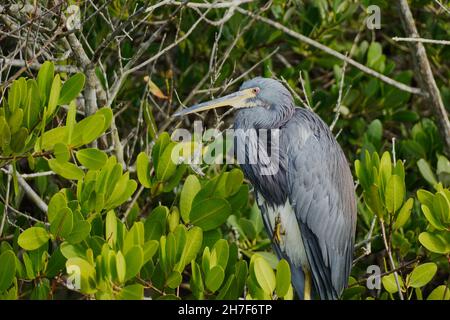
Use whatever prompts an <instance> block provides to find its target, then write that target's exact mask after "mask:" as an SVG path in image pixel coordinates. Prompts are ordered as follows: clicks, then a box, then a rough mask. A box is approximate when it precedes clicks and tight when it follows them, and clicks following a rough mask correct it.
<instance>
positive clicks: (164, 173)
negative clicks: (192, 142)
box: [156, 142, 177, 181]
mask: <svg viewBox="0 0 450 320" xmlns="http://www.w3.org/2000/svg"><path fill="white" fill-rule="evenodd" d="M174 147H175V142H170V143H169V145H168V146H167V147H166V148H165V149H164V151H163V153H162V155H161V157H160V158H159V160H158V167H157V168H156V178H157V179H158V181H167V180H169V178H170V177H171V176H172V175H173V174H174V173H175V171H176V169H177V165H176V163H174V162H173V161H172V150H173V148H174Z"/></svg>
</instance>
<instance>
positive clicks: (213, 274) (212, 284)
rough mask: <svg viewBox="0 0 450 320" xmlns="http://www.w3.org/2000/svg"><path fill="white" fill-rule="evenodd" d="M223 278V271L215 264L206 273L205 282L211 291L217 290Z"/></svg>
mask: <svg viewBox="0 0 450 320" xmlns="http://www.w3.org/2000/svg"><path fill="white" fill-rule="evenodd" d="M224 278H225V272H224V271H223V268H222V267H221V266H215V267H213V268H212V269H211V270H209V272H208V273H207V275H206V279H205V284H206V287H207V288H208V289H209V291H211V292H215V291H217V290H218V289H219V288H220V286H221V285H222V282H223V280H224Z"/></svg>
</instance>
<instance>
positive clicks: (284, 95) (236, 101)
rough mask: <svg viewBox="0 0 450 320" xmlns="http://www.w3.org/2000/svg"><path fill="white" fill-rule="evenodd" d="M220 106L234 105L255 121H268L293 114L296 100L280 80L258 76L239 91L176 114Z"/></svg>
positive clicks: (243, 85) (245, 83)
mask: <svg viewBox="0 0 450 320" xmlns="http://www.w3.org/2000/svg"><path fill="white" fill-rule="evenodd" d="M219 107H232V108H234V109H239V110H242V111H243V112H242V113H245V115H246V117H248V118H252V119H253V122H254V121H258V119H260V120H261V121H267V120H269V119H270V118H273V117H274V116H277V117H280V115H281V116H286V115H290V114H292V111H293V110H294V100H293V98H292V95H291V93H290V92H289V90H287V89H286V88H285V87H284V86H283V85H282V84H281V83H280V82H279V81H277V80H274V79H270V78H262V77H256V78H253V79H251V80H248V81H245V82H244V83H243V84H242V86H241V87H240V88H239V91H237V92H234V93H231V94H229V95H226V96H223V97H221V98H217V99H213V100H210V101H207V102H202V103H199V104H197V105H194V106H192V107H189V108H186V109H184V110H181V111H179V112H177V113H175V114H174V116H182V115H186V114H190V113H196V112H201V111H205V110H209V109H215V108H219Z"/></svg>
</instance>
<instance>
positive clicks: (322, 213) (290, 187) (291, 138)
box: [175, 77, 356, 300]
mask: <svg viewBox="0 0 450 320" xmlns="http://www.w3.org/2000/svg"><path fill="white" fill-rule="evenodd" d="M223 106H230V107H233V108H235V109H236V110H237V113H236V115H235V120H234V129H235V132H236V133H235V139H236V142H237V143H236V149H237V150H236V151H237V153H239V152H240V153H241V154H244V155H245V160H247V161H243V162H242V163H240V166H241V168H242V170H243V172H244V175H245V177H246V178H247V179H248V180H249V181H250V182H251V183H252V185H253V187H254V190H255V193H256V199H257V204H258V206H259V208H260V210H261V213H262V216H263V221H264V225H265V227H266V230H267V232H268V234H269V235H272V239H273V247H274V250H275V252H276V253H277V255H278V257H279V258H284V259H286V260H287V261H288V262H289V264H290V267H291V274H292V284H293V286H294V288H295V290H296V292H297V294H298V296H299V298H300V299H305V300H307V299H311V298H314V297H315V296H318V297H320V299H339V297H340V295H341V293H342V291H343V289H344V288H345V287H346V285H347V282H348V278H349V274H350V270H351V266H352V256H353V247H354V235H355V227H356V201H355V193H354V185H353V178H352V174H351V172H350V168H349V164H348V162H347V160H346V158H345V155H344V153H343V151H342V149H341V147H340V146H339V144H338V143H337V141H336V139H335V138H334V136H333V134H332V133H331V131H330V129H329V128H328V126H327V125H326V124H325V123H324V122H323V121H322V119H320V118H319V117H318V116H317V115H316V114H315V113H314V112H313V111H311V110H308V109H305V108H301V107H296V106H295V104H294V99H293V97H292V95H291V93H290V92H289V90H287V89H286V88H285V87H284V86H283V85H282V84H281V83H280V82H279V81H277V80H274V79H268V78H261V77H257V78H254V79H251V80H248V81H246V82H244V83H243V84H242V86H241V88H240V90H239V91H237V92H235V93H232V94H229V95H227V96H224V97H221V98H218V99H214V100H211V101H208V102H204V103H200V104H198V105H194V106H192V107H190V108H187V109H184V110H182V111H180V112H178V113H176V114H175V116H181V115H186V114H189V113H194V112H200V111H204V110H208V109H213V108H217V107H223ZM252 130H253V131H256V132H257V134H256V135H253V134H248V132H249V131H252ZM263 130H266V131H268V132H270V133H273V132H275V133H276V134H275V135H273V136H272V135H268V136H269V138H268V139H267V140H268V144H264V143H261V142H260V141H258V136H259V135H260V133H259V132H262V131H263ZM270 137H272V138H270ZM273 137H277V138H276V139H275V138H273ZM269 149H270V150H269ZM252 153H253V154H257V155H258V159H257V161H255V162H253V163H252V162H251V161H248V160H250V155H251V154H252ZM271 153H273V154H276V155H277V159H276V160H278V162H277V161H271V158H270V157H271V155H270V154H271ZM268 163H272V167H271V165H270V164H269V165H268ZM270 169H274V170H270Z"/></svg>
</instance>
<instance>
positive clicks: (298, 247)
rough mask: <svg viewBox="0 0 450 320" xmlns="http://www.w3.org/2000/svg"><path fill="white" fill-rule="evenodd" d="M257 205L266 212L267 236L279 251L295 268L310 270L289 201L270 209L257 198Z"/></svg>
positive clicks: (262, 199) (264, 201) (298, 227)
mask: <svg viewBox="0 0 450 320" xmlns="http://www.w3.org/2000/svg"><path fill="white" fill-rule="evenodd" d="M257 198H258V205H259V206H262V205H264V206H265V208H266V210H265V212H266V217H263V218H264V219H265V221H266V227H267V228H268V229H269V230H267V231H268V233H269V236H271V237H272V241H274V242H275V243H276V244H277V245H278V246H279V248H280V250H281V251H282V252H283V253H284V254H286V256H288V257H289V259H290V260H291V262H292V263H293V264H294V265H296V266H302V267H303V268H307V269H308V270H309V269H310V267H309V262H308V258H307V256H306V250H305V246H304V244H303V239H302V234H301V231H300V226H299V224H298V221H297V218H296V216H295V211H294V208H293V207H292V206H291V204H290V202H289V200H287V201H286V203H285V204H284V205H278V206H275V207H272V206H270V205H267V202H266V200H265V199H264V198H263V197H262V196H258V197H257Z"/></svg>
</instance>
